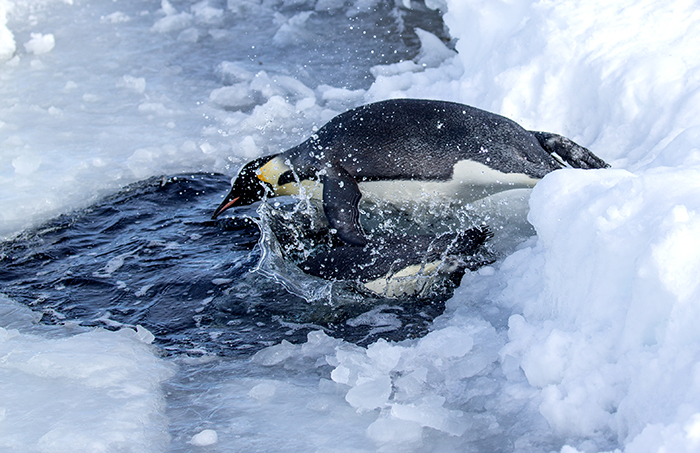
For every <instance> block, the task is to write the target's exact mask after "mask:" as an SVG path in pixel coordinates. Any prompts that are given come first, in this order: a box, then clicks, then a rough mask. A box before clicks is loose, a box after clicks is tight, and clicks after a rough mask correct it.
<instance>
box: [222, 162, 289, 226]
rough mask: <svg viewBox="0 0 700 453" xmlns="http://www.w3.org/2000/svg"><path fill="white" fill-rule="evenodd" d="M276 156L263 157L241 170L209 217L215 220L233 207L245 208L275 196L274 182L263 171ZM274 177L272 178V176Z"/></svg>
mask: <svg viewBox="0 0 700 453" xmlns="http://www.w3.org/2000/svg"><path fill="white" fill-rule="evenodd" d="M276 158H277V155H272V156H265V157H261V158H259V159H255V160H253V161H251V162H248V163H247V164H245V165H244V166H243V168H241V170H240V171H239V172H238V176H236V179H235V181H233V187H231V191H230V192H229V193H228V195H226V198H224V201H222V202H221V204H220V205H219V207H218V208H216V210H215V211H214V214H213V215H212V216H211V218H212V219H216V218H217V217H218V216H219V215H220V214H221V213H222V212H224V211H225V210H227V209H228V208H231V207H234V206H246V205H249V204H253V203H255V202H256V201H260V200H262V199H263V198H264V197H266V196H274V195H275V185H276V181H275V182H274V183H273V182H270V180H269V179H270V175H269V171H268V172H265V171H263V169H264V168H266V167H267V166H268V164H269V163H270V162H271V161H272V160H275V159H276ZM273 177H274V176H273Z"/></svg>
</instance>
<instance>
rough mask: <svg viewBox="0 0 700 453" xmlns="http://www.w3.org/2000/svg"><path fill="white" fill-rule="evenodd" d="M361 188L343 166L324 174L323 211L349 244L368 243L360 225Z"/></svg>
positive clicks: (362, 244)
mask: <svg viewBox="0 0 700 453" xmlns="http://www.w3.org/2000/svg"><path fill="white" fill-rule="evenodd" d="M360 198H362V193H360V188H359V187H358V185H357V182H356V181H355V178H353V177H352V176H351V175H350V173H348V172H347V171H345V170H344V169H342V168H332V169H329V170H328V173H327V174H326V175H324V176H323V211H324V212H325V213H326V218H327V219H328V222H329V223H330V224H331V228H334V229H335V230H336V231H337V232H338V233H337V234H338V237H339V238H340V239H342V240H343V242H345V243H346V244H349V245H358V246H364V245H366V244H367V238H366V237H365V234H364V232H363V231H362V227H361V226H360V210H359V208H358V205H359V204H360Z"/></svg>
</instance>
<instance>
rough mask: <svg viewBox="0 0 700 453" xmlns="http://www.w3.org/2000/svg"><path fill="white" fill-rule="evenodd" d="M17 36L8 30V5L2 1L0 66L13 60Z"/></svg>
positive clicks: (0, 9) (0, 6) (0, 4)
mask: <svg viewBox="0 0 700 453" xmlns="http://www.w3.org/2000/svg"><path fill="white" fill-rule="evenodd" d="M15 48H16V44H15V36H14V35H13V34H12V32H11V31H10V30H9V29H8V28H7V5H6V3H5V0H2V1H0V64H2V63H5V62H6V61H7V60H9V59H10V58H12V56H13V55H14V53H15Z"/></svg>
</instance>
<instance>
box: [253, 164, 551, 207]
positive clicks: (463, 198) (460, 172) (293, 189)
mask: <svg viewBox="0 0 700 453" xmlns="http://www.w3.org/2000/svg"><path fill="white" fill-rule="evenodd" d="M272 169H274V171H271V170H272ZM288 169H289V167H287V166H286V165H285V164H283V163H282V162H281V159H279V158H275V159H273V160H272V161H270V163H269V164H268V165H266V166H265V167H263V173H262V175H261V176H259V177H260V179H262V180H263V181H267V182H269V183H270V184H271V185H272V186H273V188H274V191H275V193H276V195H301V196H307V197H310V198H317V199H321V198H322V197H323V195H322V194H323V184H321V182H320V181H310V180H303V181H301V183H297V182H292V183H287V184H282V185H277V179H278V178H279V175H280V174H281V173H282V172H284V171H287V170H288ZM266 172H269V173H271V175H269V176H268V175H267V174H266ZM538 181H539V180H538V179H536V178H533V177H531V176H529V175H526V174H523V173H503V172H500V171H498V170H494V169H492V168H490V167H487V166H486V165H484V164H481V163H478V162H474V161H472V160H462V161H459V162H457V164H455V166H454V172H453V176H452V179H449V180H447V181H423V180H384V181H367V182H361V183H360V184H359V187H360V192H362V196H363V197H365V198H367V199H368V200H371V201H382V202H387V203H392V204H397V205H405V204H410V203H411V202H416V201H421V202H425V201H426V200H427V199H434V200H458V201H460V202H463V203H468V202H471V201H474V200H480V199H482V198H484V197H487V196H489V195H493V194H495V193H498V192H503V191H506V190H511V189H529V188H532V187H534V186H535V184H536V183H537V182H538Z"/></svg>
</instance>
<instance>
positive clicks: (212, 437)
mask: <svg viewBox="0 0 700 453" xmlns="http://www.w3.org/2000/svg"><path fill="white" fill-rule="evenodd" d="M218 441H219V436H218V434H217V433H216V431H214V430H213V429H205V430H203V431H201V432H199V433H197V434H195V435H194V436H192V439H190V444H192V445H194V446H195V447H206V446H209V445H214V444H215V443H217V442H218Z"/></svg>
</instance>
